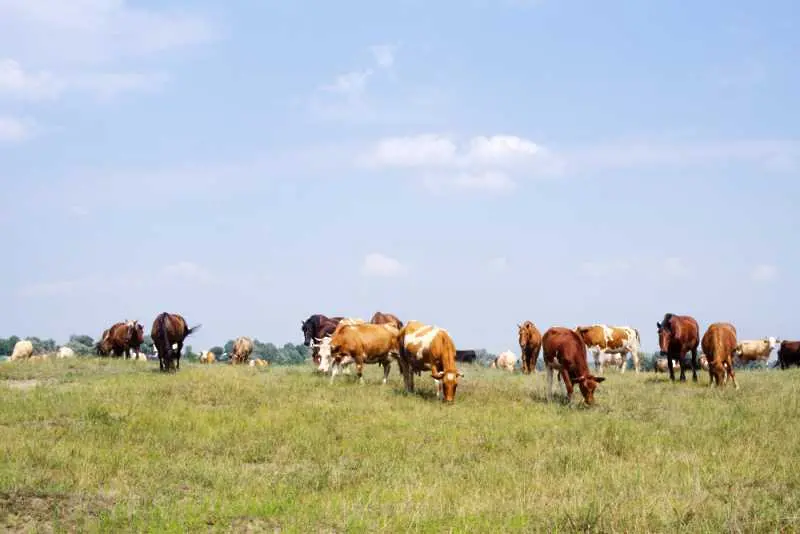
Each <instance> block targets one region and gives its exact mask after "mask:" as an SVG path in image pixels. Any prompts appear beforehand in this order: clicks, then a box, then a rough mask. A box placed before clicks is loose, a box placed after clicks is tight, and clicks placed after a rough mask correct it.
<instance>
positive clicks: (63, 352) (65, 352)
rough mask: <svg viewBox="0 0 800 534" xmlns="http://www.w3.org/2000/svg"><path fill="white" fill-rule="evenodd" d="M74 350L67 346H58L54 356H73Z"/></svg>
mask: <svg viewBox="0 0 800 534" xmlns="http://www.w3.org/2000/svg"><path fill="white" fill-rule="evenodd" d="M74 357H75V351H74V350H72V349H71V348H69V347H59V349H58V352H56V358H74Z"/></svg>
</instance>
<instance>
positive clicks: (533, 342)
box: [517, 321, 542, 375]
mask: <svg viewBox="0 0 800 534" xmlns="http://www.w3.org/2000/svg"><path fill="white" fill-rule="evenodd" d="M517 335H518V340H519V348H520V352H521V358H520V359H521V360H522V372H523V373H524V374H526V375H527V374H531V373H535V372H536V360H537V359H538V358H539V350H540V349H541V348H542V334H541V333H540V332H539V329H538V328H536V325H534V324H533V323H532V322H531V321H525V322H524V323H522V324H518V325H517Z"/></svg>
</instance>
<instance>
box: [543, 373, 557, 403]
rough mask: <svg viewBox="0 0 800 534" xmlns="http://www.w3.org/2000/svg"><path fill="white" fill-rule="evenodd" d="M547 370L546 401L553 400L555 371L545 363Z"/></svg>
mask: <svg viewBox="0 0 800 534" xmlns="http://www.w3.org/2000/svg"><path fill="white" fill-rule="evenodd" d="M545 367H546V370H547V402H551V401H552V400H553V374H554V373H555V371H554V370H553V368H552V367H550V366H549V365H546V364H545Z"/></svg>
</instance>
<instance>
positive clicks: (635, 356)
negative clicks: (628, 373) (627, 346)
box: [631, 350, 639, 375]
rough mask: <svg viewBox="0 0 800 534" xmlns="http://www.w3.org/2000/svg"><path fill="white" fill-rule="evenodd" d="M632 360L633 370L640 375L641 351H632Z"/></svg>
mask: <svg viewBox="0 0 800 534" xmlns="http://www.w3.org/2000/svg"><path fill="white" fill-rule="evenodd" d="M631 358H633V368H634V370H635V371H636V374H637V375H638V374H639V351H638V350H632V351H631Z"/></svg>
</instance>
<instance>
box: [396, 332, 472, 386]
mask: <svg viewBox="0 0 800 534" xmlns="http://www.w3.org/2000/svg"><path fill="white" fill-rule="evenodd" d="M398 363H399V365H400V371H401V372H402V373H403V379H404V381H405V387H406V391H408V392H409V393H411V392H413V391H414V373H415V372H416V373H418V374H419V373H421V372H422V371H427V370H430V372H431V377H432V378H433V379H434V380H435V381H436V398H438V399H442V400H443V401H444V402H453V401H454V400H455V397H456V388H458V377H460V376H464V375H463V374H461V372H460V371H459V370H458V369H457V368H456V346H455V343H453V339H452V338H451V337H450V333H449V332H448V331H447V330H445V329H444V328H439V327H438V326H431V325H426V324H423V323H421V322H419V321H409V322H408V323H407V324H406V325H405V326H404V327H403V330H401V332H400V358H399V359H398Z"/></svg>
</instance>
